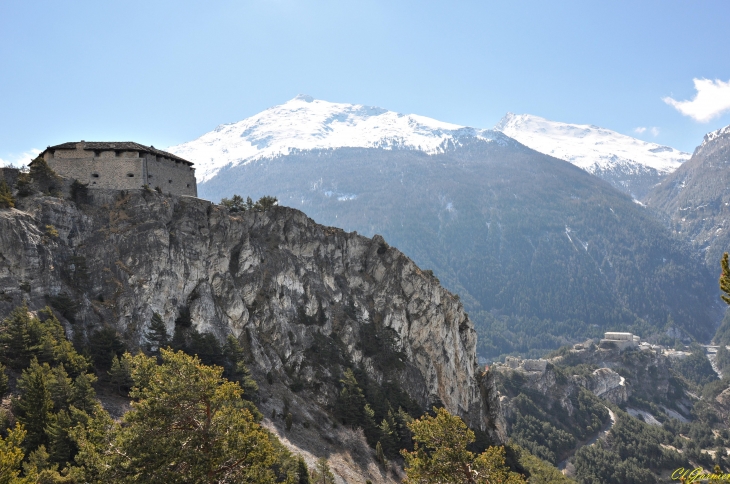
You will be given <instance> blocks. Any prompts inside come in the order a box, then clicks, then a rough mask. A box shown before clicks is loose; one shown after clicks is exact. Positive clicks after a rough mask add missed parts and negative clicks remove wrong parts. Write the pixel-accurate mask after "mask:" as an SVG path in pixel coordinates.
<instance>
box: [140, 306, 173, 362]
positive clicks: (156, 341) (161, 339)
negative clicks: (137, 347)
mask: <svg viewBox="0 0 730 484" xmlns="http://www.w3.org/2000/svg"><path fill="white" fill-rule="evenodd" d="M145 338H147V351H148V352H149V353H150V354H155V355H157V354H160V350H161V349H162V348H164V347H166V346H167V344H168V335H167V328H166V327H165V322H164V321H162V316H160V315H159V314H158V313H153V314H152V320H151V321H150V327H149V329H148V330H147V332H146V333H145Z"/></svg>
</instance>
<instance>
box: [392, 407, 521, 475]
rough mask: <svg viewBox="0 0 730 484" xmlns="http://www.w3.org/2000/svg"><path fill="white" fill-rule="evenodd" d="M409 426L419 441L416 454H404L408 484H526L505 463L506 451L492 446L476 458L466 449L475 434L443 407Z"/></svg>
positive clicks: (417, 441) (406, 452)
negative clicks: (432, 414)
mask: <svg viewBox="0 0 730 484" xmlns="http://www.w3.org/2000/svg"><path fill="white" fill-rule="evenodd" d="M433 411H434V414H435V416H433V417H431V416H429V415H425V416H423V417H421V418H420V419H418V420H414V421H413V422H411V423H410V424H409V425H408V427H409V428H410V429H411V432H413V440H414V441H415V442H416V443H415V445H414V448H415V450H414V451H413V452H408V451H405V450H404V451H402V452H401V454H402V455H403V457H404V458H405V461H406V475H407V477H406V479H405V481H403V482H404V483H405V484H415V483H419V484H437V483H438V484H449V483H453V484H457V483H458V484H461V483H470V484H487V483H490V484H491V483H497V482H499V483H503V484H524V483H525V482H526V481H525V480H524V478H523V477H522V476H520V475H519V474H516V473H514V472H510V470H509V467H507V466H506V465H505V463H504V448H503V447H490V448H488V449H487V450H486V451H484V452H483V453H482V454H480V455H478V456H476V455H474V454H473V453H472V452H470V451H469V450H467V446H468V445H470V444H471V443H473V442H474V441H475V437H474V432H472V431H471V430H469V428H468V427H467V426H466V424H464V422H463V421H462V420H461V419H460V418H459V417H457V416H454V415H451V414H450V413H449V412H448V411H447V410H446V409H444V408H435V407H434V409H433Z"/></svg>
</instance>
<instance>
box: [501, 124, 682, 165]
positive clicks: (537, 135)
mask: <svg viewBox="0 0 730 484" xmlns="http://www.w3.org/2000/svg"><path fill="white" fill-rule="evenodd" d="M494 129H495V130H496V131H501V132H502V133H504V134H506V135H507V136H509V137H510V138H514V139H516V140H517V141H519V142H520V143H522V144H523V145H525V146H527V147H529V148H532V149H533V150H535V151H539V152H541V153H545V154H546V155H550V156H554V157H555V158H560V159H562V160H565V161H569V162H570V163H572V164H574V165H576V166H578V167H580V168H583V169H584V170H586V171H588V172H590V173H593V174H598V173H601V172H606V171H616V170H620V171H622V172H623V173H626V174H639V173H641V172H642V171H646V169H647V168H650V169H653V170H656V171H657V172H658V173H660V174H668V173H671V172H673V171H674V170H676V169H677V168H678V167H679V165H681V164H682V163H684V162H685V161H687V160H688V159H689V158H690V154H689V153H684V152H682V151H679V150H676V149H674V148H670V147H669V146H661V145H658V144H656V143H648V142H646V141H641V140H638V139H636V138H632V137H631V136H626V135H623V134H620V133H617V132H615V131H611V130H609V129H604V128H599V127H598V126H591V125H580V124H567V123H560V122H556V121H549V120H547V119H544V118H541V117H538V116H532V115H530V114H520V115H517V114H512V113H507V115H506V116H505V117H504V118H502V120H501V121H500V122H499V123H498V124H497V125H496V126H495V127H494Z"/></svg>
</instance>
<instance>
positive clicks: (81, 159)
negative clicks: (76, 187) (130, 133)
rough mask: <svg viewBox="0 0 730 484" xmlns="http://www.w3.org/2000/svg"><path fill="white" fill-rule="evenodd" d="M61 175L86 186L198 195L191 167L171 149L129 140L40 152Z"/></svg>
mask: <svg viewBox="0 0 730 484" xmlns="http://www.w3.org/2000/svg"><path fill="white" fill-rule="evenodd" d="M40 156H42V157H43V159H44V160H46V163H48V166H50V167H51V168H52V169H53V171H55V172H56V173H58V174H59V175H61V176H65V177H68V178H75V179H76V180H78V181H79V182H81V183H84V184H88V187H89V188H111V189H116V190H132V189H140V188H145V185H146V186H148V187H149V188H154V189H157V188H159V190H160V191H161V192H162V193H169V194H173V195H188V196H191V197H197V196H198V187H197V184H196V181H195V168H193V164H192V163H191V162H189V161H187V160H184V159H182V158H180V157H179V156H175V155H173V154H172V153H168V152H166V151H162V150H158V149H156V148H155V147H154V146H144V145H141V144H139V143H133V142H128V141H124V142H96V141H95V142H86V141H83V140H82V141H80V142H70V143H63V144H60V145H56V146H49V147H48V148H46V149H45V151H43V152H42V153H41V155H40Z"/></svg>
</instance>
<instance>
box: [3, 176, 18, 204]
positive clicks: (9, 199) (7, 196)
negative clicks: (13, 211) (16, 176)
mask: <svg viewBox="0 0 730 484" xmlns="http://www.w3.org/2000/svg"><path fill="white" fill-rule="evenodd" d="M13 207H15V198H13V193H12V192H11V191H10V187H9V186H8V184H7V183H5V180H0V208H13Z"/></svg>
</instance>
